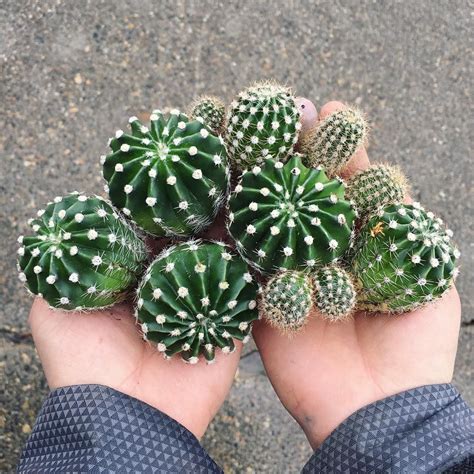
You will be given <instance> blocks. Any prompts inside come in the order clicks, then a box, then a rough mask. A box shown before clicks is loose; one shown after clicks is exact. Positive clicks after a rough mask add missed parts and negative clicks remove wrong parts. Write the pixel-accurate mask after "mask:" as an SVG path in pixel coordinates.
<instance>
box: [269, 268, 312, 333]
mask: <svg viewBox="0 0 474 474" xmlns="http://www.w3.org/2000/svg"><path fill="white" fill-rule="evenodd" d="M312 296H313V286H312V283H311V278H310V277H309V276H308V275H306V274H305V273H303V272H298V271H292V270H290V271H285V272H282V273H279V274H277V275H275V276H274V277H273V278H271V279H270V280H269V281H268V282H267V284H266V285H265V287H264V289H263V290H262V297H261V303H260V310H261V312H262V314H263V316H264V317H265V318H266V319H267V321H268V322H269V323H270V324H271V325H272V326H274V327H276V328H278V329H280V330H281V331H283V332H295V331H297V330H298V329H301V328H302V327H303V326H304V325H305V323H306V321H307V320H308V316H309V313H310V311H311V307H312V304H313V303H312Z"/></svg>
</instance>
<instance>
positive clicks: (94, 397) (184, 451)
mask: <svg viewBox="0 0 474 474" xmlns="http://www.w3.org/2000/svg"><path fill="white" fill-rule="evenodd" d="M18 472H20V473H46V472H47V473H51V472H58V473H59V472H60V473H63V472H94V473H96V472H97V473H98V472H120V473H126V472H132V473H135V472H150V473H152V472H160V473H161V472H179V473H181V472H184V473H187V472H190V473H220V472H222V471H221V469H220V468H219V467H218V466H217V464H215V463H214V461H213V460H212V459H211V458H210V457H209V456H208V454H207V453H206V452H205V451H204V449H203V448H202V447H201V445H200V444H199V441H198V440H197V438H196V437H195V436H194V435H193V434H192V433H191V432H190V431H188V430H187V429H186V428H185V427H184V426H182V425H181V424H179V423H178V422H177V421H175V420H173V419H172V418H170V417H169V416H167V415H165V414H164V413H162V412H160V411H159V410H157V409H155V408H153V407H151V406H150V405H147V404H146V403H144V402H141V401H140V400H137V399H135V398H132V397H130V396H128V395H125V394H123V393H120V392H117V391H116V390H113V389H112V388H109V387H105V386H102V385H74V386H71V387H63V388H59V389H57V390H54V391H53V392H51V393H50V394H49V396H48V397H47V399H46V401H45V403H44V404H43V407H42V408H41V411H40V413H39V415H38V418H37V420H36V423H35V426H34V428H33V431H32V433H31V435H30V437H29V438H28V441H27V443H26V445H25V447H24V450H23V452H22V455H21V458H20V463H19V466H18Z"/></svg>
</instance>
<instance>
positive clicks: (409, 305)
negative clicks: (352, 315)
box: [352, 203, 460, 312]
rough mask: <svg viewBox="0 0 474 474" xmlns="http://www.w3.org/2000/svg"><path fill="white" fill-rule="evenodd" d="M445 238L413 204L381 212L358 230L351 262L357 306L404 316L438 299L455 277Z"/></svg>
mask: <svg viewBox="0 0 474 474" xmlns="http://www.w3.org/2000/svg"><path fill="white" fill-rule="evenodd" d="M451 238H452V232H451V231H450V230H449V229H445V228H444V227H443V222H442V220H441V219H440V218H436V217H435V216H434V215H433V213H432V212H429V211H428V212H427V211H425V210H424V209H423V208H422V207H421V206H420V205H419V204H417V203H414V204H410V205H405V204H398V205H397V204H392V205H390V206H387V207H385V208H383V209H381V211H380V212H379V213H378V214H376V215H374V216H372V217H371V218H370V219H369V221H368V222H367V223H366V224H365V226H364V227H363V228H362V229H361V231H360V235H359V238H358V242H357V248H356V249H355V254H354V257H353V259H352V271H353V274H354V276H355V278H356V279H357V281H358V284H359V286H360V288H361V290H360V295H359V305H360V307H361V308H366V309H369V310H374V311H388V312H405V311H411V310H413V309H415V308H417V307H418V306H421V305H423V304H425V303H427V302H429V301H433V300H435V299H436V298H439V297H440V296H441V295H442V294H443V293H444V292H445V291H446V290H447V289H448V288H449V287H450V285H451V283H452V281H453V280H454V279H455V278H456V276H457V273H458V270H457V268H456V260H457V259H458V258H459V256H460V254H459V250H458V249H457V248H456V247H455V246H454V245H453V243H452V241H451Z"/></svg>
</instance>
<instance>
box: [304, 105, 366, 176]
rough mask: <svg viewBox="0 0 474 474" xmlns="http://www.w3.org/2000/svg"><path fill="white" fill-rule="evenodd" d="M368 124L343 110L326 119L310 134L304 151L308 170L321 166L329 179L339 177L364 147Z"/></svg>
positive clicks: (352, 113)
mask: <svg viewBox="0 0 474 474" xmlns="http://www.w3.org/2000/svg"><path fill="white" fill-rule="evenodd" d="M366 136H367V124H366V122H365V119H364V117H363V115H362V114H361V113H360V112H358V111H357V110H355V109H343V110H339V111H337V112H334V113H333V114H331V115H329V116H328V117H326V118H325V119H324V120H323V121H322V122H321V123H320V124H319V125H318V126H317V127H315V128H314V129H313V130H312V131H311V132H310V133H308V134H307V135H306V136H305V138H304V140H303V142H302V144H301V151H302V152H303V153H304V154H305V155H306V156H307V164H308V166H311V167H315V166H319V165H321V166H322V167H323V168H324V170H325V171H326V173H327V174H328V176H335V175H337V174H338V173H339V172H340V171H341V170H342V168H343V167H344V166H345V165H346V164H347V162H348V161H349V160H350V158H351V157H352V156H353V155H354V153H355V152H356V151H357V149H358V148H359V147H360V146H361V145H362V144H363V143H364V141H365V140H366Z"/></svg>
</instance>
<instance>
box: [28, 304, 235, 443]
mask: <svg viewBox="0 0 474 474" xmlns="http://www.w3.org/2000/svg"><path fill="white" fill-rule="evenodd" d="M30 323H31V326H32V331H33V336H34V339H35V344H36V346H37V349H38V353H39V355H40V357H41V361H42V363H43V366H44V369H45V373H46V376H47V379H48V383H49V385H50V387H51V388H56V387H61V386H65V385H75V384H86V383H97V384H102V385H107V386H109V387H112V388H115V389H116V390H119V391H121V392H124V393H127V394H128V395H131V396H133V397H136V398H138V399H140V400H143V401H145V402H146V403H148V404H150V405H152V406H154V407H157V408H159V409H161V410H162V411H164V412H165V413H167V414H168V415H170V416H171V417H173V418H175V419H177V420H178V421H181V422H182V423H183V424H184V425H185V426H186V427H188V428H189V429H190V430H191V431H193V432H194V433H195V434H196V435H197V436H201V435H202V434H203V433H204V431H205V428H206V426H207V424H208V423H209V421H210V420H211V419H212V417H213V416H214V414H215V412H216V411H217V410H218V408H219V406H220V405H221V404H222V402H223V400H224V398H225V396H226V394H227V392H228V390H229V388H230V386H231V384H232V380H233V377H234V374H235V371H236V368H237V365H238V360H239V356H240V346H239V348H238V350H236V351H235V353H234V354H231V355H228V356H223V355H222V354H218V360H217V363H216V364H214V365H212V366H207V365H206V364H204V363H202V364H198V365H197V366H192V367H191V366H189V365H187V364H184V363H183V362H182V361H181V360H180V359H179V358H173V359H171V360H168V361H166V360H164V359H163V357H162V356H161V354H159V353H158V351H157V350H156V348H154V347H152V346H151V345H149V344H146V343H144V342H143V340H142V338H141V336H140V334H139V331H138V330H137V328H136V327H135V318H134V317H133V315H132V311H131V308H130V307H129V306H128V305H127V304H121V305H116V306H114V307H113V308H111V309H108V310H104V311H95V312H92V313H87V314H82V313H76V314H69V313H63V312H60V311H53V310H51V309H49V308H48V307H47V305H46V304H45V303H44V301H43V300H41V299H36V300H35V303H34V304H33V308H32V311H31V314H30Z"/></svg>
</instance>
